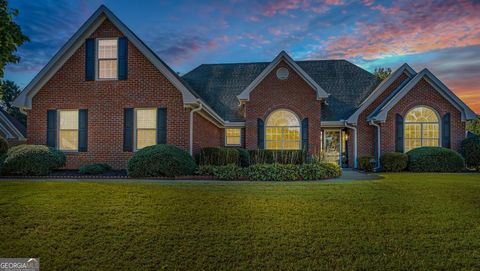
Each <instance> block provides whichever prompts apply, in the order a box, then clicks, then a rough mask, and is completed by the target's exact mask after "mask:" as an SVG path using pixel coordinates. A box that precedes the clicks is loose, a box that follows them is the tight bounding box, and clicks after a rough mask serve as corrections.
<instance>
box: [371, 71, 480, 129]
mask: <svg viewBox="0 0 480 271" xmlns="http://www.w3.org/2000/svg"><path fill="white" fill-rule="evenodd" d="M422 79H425V80H426V82H427V83H429V84H430V85H431V86H432V87H433V88H434V89H435V90H436V91H438V92H439V93H440V94H441V95H442V96H443V97H444V98H445V99H447V100H448V101H449V102H450V103H451V104H452V105H453V106H455V107H456V108H457V109H458V110H459V111H460V112H461V115H462V121H465V120H469V119H476V118H477V114H475V112H473V110H472V109H470V108H469V107H468V106H467V105H466V104H465V103H464V102H463V101H462V100H460V99H459V98H458V97H457V96H456V95H455V94H454V93H453V92H452V91H451V90H450V89H449V88H448V87H447V86H445V85H444V84H443V83H442V82H441V81H440V80H439V79H438V78H437V77H436V76H435V75H433V73H431V72H430V71H429V70H428V69H423V70H422V71H421V72H420V73H418V74H417V75H416V76H415V77H414V78H413V79H412V80H410V81H409V82H408V84H406V85H405V86H404V87H403V88H402V89H401V90H400V91H398V92H397V93H396V94H395V95H394V96H393V97H391V98H390V99H389V100H388V101H387V102H386V103H385V104H384V105H383V106H382V108H380V110H378V112H377V113H376V114H375V115H373V116H371V119H372V120H373V121H385V120H386V119H387V114H388V112H389V111H390V109H392V108H393V106H394V105H396V104H397V103H398V102H399V101H400V100H401V99H402V98H403V97H405V95H407V94H408V92H409V91H410V90H412V89H413V88H414V87H415V86H416V85H417V84H418V83H419V82H420V80H422Z"/></svg>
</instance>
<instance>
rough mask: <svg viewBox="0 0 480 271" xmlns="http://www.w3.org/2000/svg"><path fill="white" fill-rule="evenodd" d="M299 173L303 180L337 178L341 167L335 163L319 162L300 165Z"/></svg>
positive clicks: (340, 173) (340, 172)
mask: <svg viewBox="0 0 480 271" xmlns="http://www.w3.org/2000/svg"><path fill="white" fill-rule="evenodd" d="M300 174H301V176H302V179H303V180H320V179H326V178H337V177H340V176H341V175H342V169H341V168H340V166H339V165H337V164H333V163H323V162H319V163H311V164H304V165H302V166H301V167H300Z"/></svg>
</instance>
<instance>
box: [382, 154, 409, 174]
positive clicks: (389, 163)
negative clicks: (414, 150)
mask: <svg viewBox="0 0 480 271" xmlns="http://www.w3.org/2000/svg"><path fill="white" fill-rule="evenodd" d="M380 165H382V169H383V170H384V171H387V172H400V171H403V170H405V169H406V168H407V166H408V156H407V155H406V154H405V153H401V152H388V153H384V154H383V155H382V156H381V157H380Z"/></svg>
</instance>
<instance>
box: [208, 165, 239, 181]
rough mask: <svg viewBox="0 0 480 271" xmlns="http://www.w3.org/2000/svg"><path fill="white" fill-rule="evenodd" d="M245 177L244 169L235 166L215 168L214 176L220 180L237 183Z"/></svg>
mask: <svg viewBox="0 0 480 271" xmlns="http://www.w3.org/2000/svg"><path fill="white" fill-rule="evenodd" d="M244 175H245V174H244V170H243V168H241V167H239V166H237V165H235V164H230V165H226V166H214V167H213V176H214V177H215V179H218V180H225V181H235V180H239V179H242V178H243V177H244Z"/></svg>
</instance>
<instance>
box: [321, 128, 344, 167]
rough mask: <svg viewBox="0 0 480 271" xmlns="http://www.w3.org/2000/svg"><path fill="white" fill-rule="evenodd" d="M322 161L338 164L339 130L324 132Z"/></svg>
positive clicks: (339, 149)
mask: <svg viewBox="0 0 480 271" xmlns="http://www.w3.org/2000/svg"><path fill="white" fill-rule="evenodd" d="M323 138H324V143H323V146H324V159H325V161H327V162H331V163H337V164H339V163H340V154H341V153H342V149H341V144H340V141H341V138H342V137H341V130H324V136H323Z"/></svg>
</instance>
